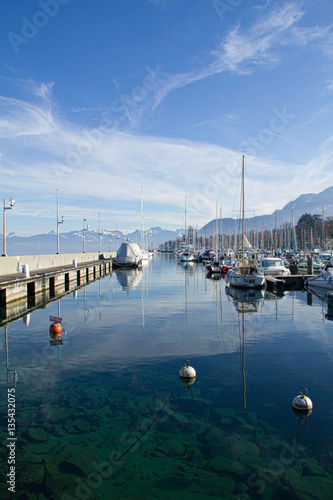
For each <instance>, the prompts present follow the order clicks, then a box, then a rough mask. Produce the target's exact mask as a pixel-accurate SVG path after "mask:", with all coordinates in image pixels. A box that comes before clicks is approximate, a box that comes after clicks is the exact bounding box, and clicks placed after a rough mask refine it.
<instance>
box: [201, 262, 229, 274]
mask: <svg viewBox="0 0 333 500" xmlns="http://www.w3.org/2000/svg"><path fill="white" fill-rule="evenodd" d="M206 269H207V271H208V272H209V273H212V274H226V273H227V272H228V269H229V266H227V265H225V264H224V263H223V262H219V261H214V262H210V263H208V264H207V265H206Z"/></svg>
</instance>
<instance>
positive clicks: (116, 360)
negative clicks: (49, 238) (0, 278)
mask: <svg viewBox="0 0 333 500" xmlns="http://www.w3.org/2000/svg"><path fill="white" fill-rule="evenodd" d="M58 314H60V316H61V317H62V318H63V328H64V330H65V333H64V334H63V337H62V343H61V342H52V341H51V339H50V336H49V325H50V322H49V316H50V315H54V316H58ZM326 314H327V304H326V302H325V301H322V300H321V298H320V297H317V296H315V295H311V294H309V293H307V292H306V291H297V292H288V293H286V294H285V295H284V296H282V297H277V296H274V295H272V294H269V293H267V292H264V291H263V292H260V291H259V292H255V293H249V294H246V293H245V294H244V293H243V294H242V293H241V292H234V291H232V290H230V289H229V288H228V286H227V285H226V283H225V281H224V279H221V280H212V279H208V278H207V277H206V271H205V268H204V267H203V266H202V265H201V264H194V265H193V266H191V267H184V266H183V265H180V264H178V263H177V260H176V259H175V258H174V257H173V256H172V255H168V254H165V255H157V256H155V258H154V259H153V261H152V262H150V264H149V266H148V267H146V268H144V269H143V270H142V271H140V270H121V271H113V273H112V274H111V275H108V276H105V277H104V278H102V279H100V280H98V281H95V282H94V283H91V284H89V285H88V286H86V287H84V288H80V289H79V290H77V292H75V293H74V294H72V293H71V294H68V295H66V296H65V297H64V298H63V299H61V300H60V301H55V302H52V303H50V304H48V306H47V307H45V308H41V309H38V310H36V311H35V312H34V313H33V314H31V316H30V317H25V318H24V319H23V320H22V319H20V320H18V321H16V322H13V323H11V324H9V325H8V326H7V328H2V329H1V351H2V352H1V357H2V370H1V387H0V390H1V414H2V415H4V416H5V418H4V419H2V424H1V425H2V432H1V443H0V453H1V455H0V456H1V466H0V467H1V469H0V470H1V473H2V481H1V483H2V484H1V491H0V497H1V498H4V499H5V498H15V499H16V498H17V499H21V498H22V499H30V498H31V499H38V500H42V499H44V498H47V499H51V498H54V499H64V500H65V499H67V500H68V499H107V500H108V499H115V500H120V499H121V500H125V499H128V500H130V499H132V500H133V499H143V500H146V499H151V500H155V499H161V500H164V499H166V500H169V499H170V500H171V499H172V500H174V499H181V500H187V499H188V500H197V499H198V500H199V499H200V500H201V499H202V500H203V499H207V500H210V499H221V498H222V499H237V500H246V499H267V500H268V499H272V500H278V499H283V500H289V499H290V500H294V499H298V498H299V499H321V500H322V499H325V500H326V499H333V464H332V461H331V460H332V458H331V457H332V456H333V398H332V375H333V322H332V321H330V320H329V319H328V318H327V317H326ZM184 360H189V361H190V365H191V366H193V367H194V368H195V370H196V372H197V377H196V380H195V382H194V383H193V384H192V385H187V386H185V385H184V384H183V383H182V382H181V381H180V380H179V371H180V369H181V368H182V366H183V363H184ZM6 362H7V365H8V370H9V371H7V369H6ZM15 373H16V375H15ZM15 378H16V379H17V380H16V381H15V380H14V379H15ZM302 386H305V387H306V388H307V389H308V391H309V393H308V396H309V397H310V398H311V399H312V401H313V405H314V409H313V413H312V415H310V416H308V417H307V418H306V419H305V420H304V419H299V417H297V416H296V415H294V413H293V412H292V409H291V402H292V400H293V398H294V397H295V396H297V395H298V394H299V389H300V388H301V387H302ZM13 388H14V389H15V404H16V406H15V411H16V414H15V418H16V430H15V436H16V437H17V440H16V441H15V447H12V448H13V450H14V448H15V485H16V489H15V493H12V492H10V491H8V489H7V488H8V486H9V484H8V483H6V481H7V480H8V476H7V474H8V473H9V464H8V459H9V456H10V448H9V447H8V446H7V443H8V442H13V441H8V439H7V438H8V429H7V413H8V410H7V408H8V401H7V399H8V396H7V394H8V389H13ZM12 393H14V391H12Z"/></svg>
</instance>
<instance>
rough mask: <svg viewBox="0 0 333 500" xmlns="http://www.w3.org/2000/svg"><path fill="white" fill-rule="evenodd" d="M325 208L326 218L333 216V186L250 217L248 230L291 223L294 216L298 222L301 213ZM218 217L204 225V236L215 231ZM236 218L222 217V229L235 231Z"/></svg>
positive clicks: (271, 227)
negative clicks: (270, 211) (269, 212)
mask: <svg viewBox="0 0 333 500" xmlns="http://www.w3.org/2000/svg"><path fill="white" fill-rule="evenodd" d="M323 209H324V218H326V217H327V216H331V217H332V216H333V186H331V187H329V188H327V189H325V190H324V191H322V192H321V193H318V194H314V193H309V194H302V195H301V196H299V197H298V198H296V200H293V201H290V202H289V203H287V205H285V206H284V207H283V208H282V209H281V210H276V211H275V212H273V213H272V214H269V215H259V216H257V217H249V218H247V219H246V230H248V231H250V230H252V229H258V228H259V229H260V230H261V229H262V228H263V227H265V228H266V229H268V230H271V229H274V228H275V222H276V227H280V226H281V224H285V223H291V222H292V217H294V223H295V224H297V221H298V219H299V218H300V217H301V215H303V214H305V213H309V214H312V215H315V214H319V215H320V216H321V215H322V211H323ZM215 225H216V219H213V220H211V221H210V222H208V223H207V224H206V225H205V226H203V227H202V228H201V229H200V230H199V233H200V234H201V235H202V236H204V235H205V234H206V235H207V236H209V235H210V234H214V233H215ZM234 228H235V219H232V218H224V219H222V231H223V232H226V233H228V232H229V231H234Z"/></svg>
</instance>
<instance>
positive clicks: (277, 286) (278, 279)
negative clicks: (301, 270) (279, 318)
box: [265, 274, 314, 293]
mask: <svg viewBox="0 0 333 500" xmlns="http://www.w3.org/2000/svg"><path fill="white" fill-rule="evenodd" d="M312 276H314V275H313V274H290V275H289V276H265V278H266V285H267V290H269V291H270V292H273V293H283V292H285V291H289V290H303V288H304V284H305V281H306V280H307V279H308V278H310V277H312Z"/></svg>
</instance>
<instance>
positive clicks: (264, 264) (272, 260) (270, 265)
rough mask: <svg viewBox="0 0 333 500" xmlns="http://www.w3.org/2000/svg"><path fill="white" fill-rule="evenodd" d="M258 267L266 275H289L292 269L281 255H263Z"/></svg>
mask: <svg viewBox="0 0 333 500" xmlns="http://www.w3.org/2000/svg"><path fill="white" fill-rule="evenodd" d="M258 269H259V270H260V271H261V272H262V273H263V274H264V275H265V276H289V275H290V270H289V269H288V268H287V267H286V266H285V265H284V263H283V260H282V259H281V258H280V257H262V258H261V259H260V260H259V264H258Z"/></svg>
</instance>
